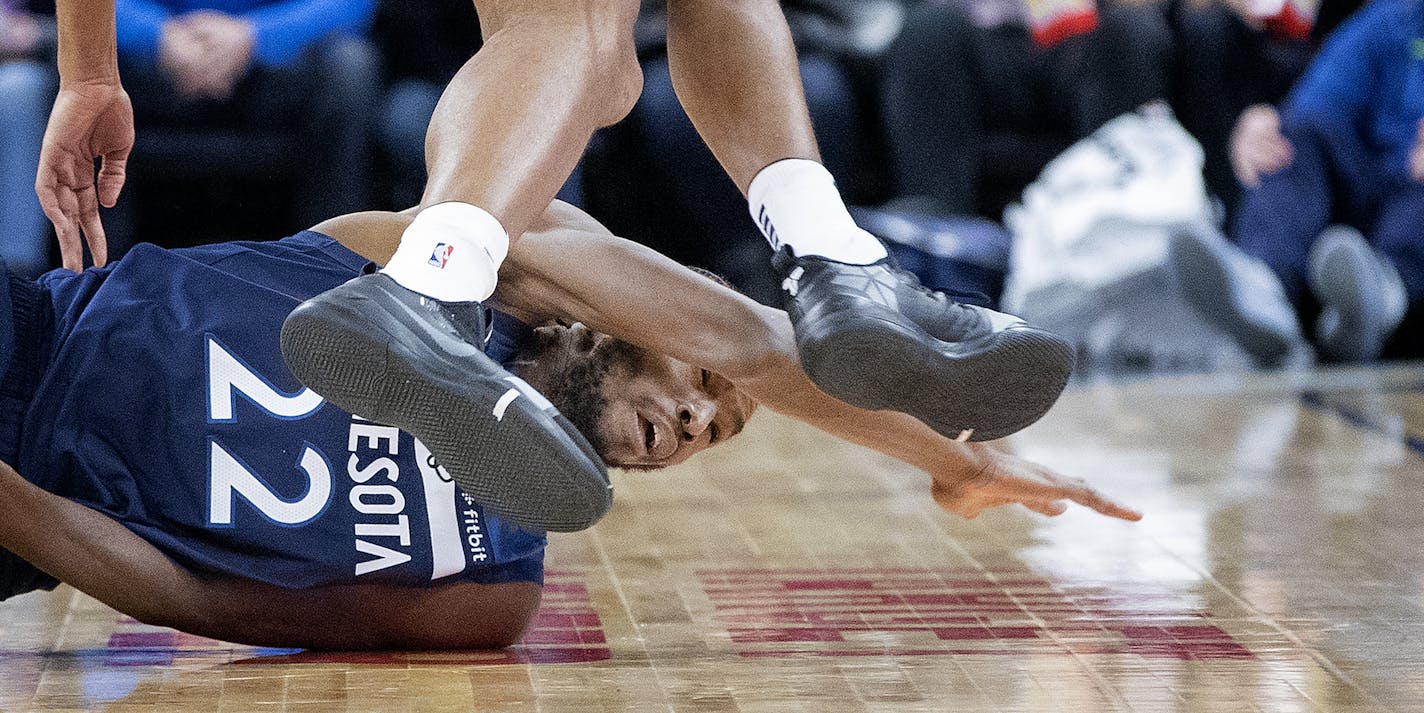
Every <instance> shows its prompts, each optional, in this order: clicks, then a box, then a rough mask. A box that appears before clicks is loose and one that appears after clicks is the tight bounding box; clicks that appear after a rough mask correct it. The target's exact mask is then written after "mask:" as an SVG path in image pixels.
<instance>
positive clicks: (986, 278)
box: [0, 0, 1424, 373]
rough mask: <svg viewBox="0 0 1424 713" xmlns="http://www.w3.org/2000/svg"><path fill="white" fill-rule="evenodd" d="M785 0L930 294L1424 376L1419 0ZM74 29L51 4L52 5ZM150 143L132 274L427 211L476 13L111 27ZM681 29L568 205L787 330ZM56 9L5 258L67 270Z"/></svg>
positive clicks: (880, 214) (43, 45) (31, 34)
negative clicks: (718, 151)
mask: <svg viewBox="0 0 1424 713" xmlns="http://www.w3.org/2000/svg"><path fill="white" fill-rule="evenodd" d="M1316 1H1317V0H1166V1H1158V0H800V1H791V0H788V1H787V2H784V3H783V7H784V9H785V11H786V14H787V17H788V20H789V24H790V26H791V28H792V32H793V35H794V37H795V39H796V42H797V47H798V49H799V51H800V54H801V74H802V81H803V85H804V87H805V92H806V98H807V102H808V105H809V108H810V113H811V118H812V122H813V125H814V126H815V129H816V134H817V137H818V139H819V142H820V146H821V150H822V154H823V156H822V157H823V160H824V163H825V164H826V166H827V168H829V170H830V171H831V172H832V174H834V175H835V176H836V178H837V181H838V184H839V186H840V188H841V190H842V192H843V194H844V195H845V197H846V200H847V202H848V203H851V204H853V205H855V206H857V208H856V215H857V218H858V220H859V221H860V222H861V223H862V225H863V226H864V227H866V228H867V229H869V230H871V231H872V232H875V233H876V234H877V235H879V236H880V237H882V238H883V239H885V240H886V241H887V243H888V244H889V245H890V246H891V249H892V253H893V254H894V255H895V257H896V258H897V259H898V260H899V262H900V263H901V265H902V266H904V267H905V268H906V269H910V270H912V271H914V272H916V273H917V274H919V275H920V277H921V279H922V281H924V282H925V283H926V284H927V285H929V286H931V287H935V288H937V289H946V290H952V291H956V292H970V293H979V295H978V296H977V297H968V298H966V299H982V300H986V301H987V302H988V303H990V304H995V305H1002V306H1003V307H1004V308H1006V309H1010V310H1012V311H1015V312H1017V313H1023V314H1024V316H1026V317H1028V318H1029V319H1031V320H1033V321H1037V322H1040V323H1043V325H1044V326H1047V327H1050V328H1053V329H1057V330H1059V331H1061V332H1063V333H1065V334H1066V335H1068V336H1070V337H1073V338H1074V339H1076V340H1077V341H1078V342H1079V343H1080V346H1081V355H1082V357H1083V358H1082V360H1081V361H1082V365H1083V366H1084V367H1085V369H1086V370H1087V371H1089V372H1092V371H1103V372H1111V373H1124V372H1126V373H1133V372H1144V373H1158V372H1164V371H1169V372H1170V371H1202V370H1211V369H1221V368H1236V367H1261V368H1278V367H1283V366H1290V365H1296V364H1304V363H1310V362H1312V361H1316V360H1318V361H1325V362H1366V361H1373V360H1375V359H1378V358H1382V357H1383V358H1391V357H1419V356H1424V309H1422V308H1420V306H1421V305H1424V9H1421V5H1424V2H1421V0H1372V1H1371V2H1370V3H1369V4H1368V5H1367V6H1365V7H1363V8H1362V7H1361V3H1360V2H1359V0H1318V2H1319V4H1318V5H1316V4H1314V3H1315V2H1316ZM46 2H48V5H47V4H46ZM117 12H118V42H119V53H120V62H121V65H120V68H121V74H122V77H123V80H124V83H125V86H126V87H127V89H128V91H129V92H130V94H131V96H132V99H133V104H134V110H135V118H136V123H137V125H138V140H137V143H136V145H135V150H134V153H133V155H132V158H131V161H130V164H129V183H128V185H127V187H126V189H125V192H124V196H123V198H122V200H121V201H120V204H119V206H118V207H116V208H115V209H113V210H111V211H107V212H106V213H105V217H104V221H105V225H106V227H107V229H108V233H109V242H110V246H111V247H110V254H111V256H116V255H121V254H122V252H123V250H124V249H125V248H126V247H127V246H129V245H132V244H133V242H134V241H136V240H143V241H146V242H154V243H158V244H160V245H165V246H182V245H188V244H194V243H198V242H211V241H216V240H230V239H253V238H275V237H279V236H281V235H285V234H288V233H291V232H295V230H296V229H298V228H300V227H305V226H308V225H312V224H315V223H316V222H318V221H320V220H322V219H324V218H327V217H330V216H333V215H337V214H340V213H345V212H351V211H356V210H363V209H373V208H385V209H400V208H405V207H409V206H411V205H414V204H416V203H418V202H419V199H420V193H421V187H422V185H423V181H424V136H425V128H426V124H427V123H428V121H429V119H430V116H431V114H432V112H433V111H434V108H435V104H436V102H437V100H438V99H439V97H440V93H441V90H442V89H443V87H444V85H445V83H446V82H447V81H448V80H449V79H450V78H451V77H452V76H453V75H454V73H455V72H456V71H457V70H458V69H459V67H460V66H461V65H462V64H463V63H464V61H465V60H466V59H467V58H468V57H469V56H470V55H471V54H472V53H474V52H475V51H476V50H477V49H478V48H479V46H480V32H479V24H478V19H477V18H476V16H475V13H474V11H473V8H472V3H471V2H470V1H469V0H419V1H413V0H266V1H264V0H117ZM662 12H663V10H662V7H661V3H659V2H644V9H643V16H642V18H641V19H640V21H639V26H638V36H637V39H638V47H639V54H640V57H641V60H642V65H643V70H644V74H645V86H644V91H643V95H642V98H641V100H640V101H639V102H638V104H637V106H636V108H634V110H633V112H632V113H631V115H629V116H628V118H627V119H625V120H624V121H623V122H621V123H619V124H617V125H615V126H613V127H610V128H608V129H605V130H603V131H602V132H600V133H599V134H598V135H596V136H595V138H594V141H593V142H592V144H591V145H590V147H589V149H588V151H587V153H586V154H585V156H584V159H583V161H582V163H581V164H580V166H579V168H578V169H577V170H576V172H575V174H574V175H573V176H572V177H571V178H570V179H569V182H568V184H566V185H565V187H564V190H563V191H562V192H561V194H560V197H561V198H564V199H565V200H568V201H570V202H572V203H575V204H578V205H580V206H581V207H583V208H584V209H585V210H587V211H589V212H590V213H592V214H593V215H594V216H595V217H597V218H599V219H600V220H602V221H603V222H604V223H605V224H606V225H608V226H609V227H610V228H611V229H612V230H613V231H614V232H615V233H617V234H619V235H622V236H624V237H627V238H630V239H633V240H636V241H639V242H642V243H644V244H647V245H649V246H651V247H653V248H656V249H657V250H659V251H661V252H663V253H665V254H667V255H669V256H671V257H673V258H675V259H677V260H679V261H681V262H684V263H689V264H693V265H698V266H702V267H705V268H708V269H711V270H713V271H716V272H718V273H721V274H723V275H725V276H727V277H728V278H729V279H731V280H732V281H733V282H734V283H735V284H736V285H738V286H739V287H740V288H741V289H743V290H744V291H746V292H747V293H748V294H750V295H752V296H753V297H755V298H757V299H759V300H763V301H767V302H770V303H774V301H775V299H776V296H775V290H776V285H774V284H772V282H771V273H770V270H769V268H768V258H769V256H770V249H769V248H768V247H767V245H766V243H765V241H764V240H763V239H762V237H761V235H760V233H759V232H758V231H757V229H756V227H755V226H754V225H753V223H752V221H751V219H750V217H749V216H748V214H747V210H746V203H745V201H744V200H743V199H742V198H741V196H740V194H739V193H738V191H737V189H736V187H735V186H734V185H733V184H732V182H731V181H730V179H728V178H727V177H726V175H725V174H724V173H723V172H722V171H721V170H720V168H719V167H718V165H717V163H716V160H715V159H714V158H713V156H712V154H711V153H710V152H709V151H708V150H707V148H706V147H705V146H704V145H703V144H702V142H701V140H700V139H699V138H698V136H697V133H696V131H695V129H694V128H693V127H692V125H691V123H690V122H689V120H688V119H687V117H686V115H685V114H684V113H683V112H682V110H681V108H680V106H679V104H678V101H677V98H676V95H675V93H674V90H673V86H672V81H671V79H670V77H669V74H668V68H667V59H666V56H665V54H666V53H665V47H664V33H663V27H664V23H663V21H662ZM52 14H53V6H52V0H32V1H27V0H0V256H2V257H3V258H4V260H5V262H6V263H7V264H8V265H9V267H10V268H11V269H12V270H14V271H18V272H23V273H31V274H33V273H37V272H39V271H41V270H44V269H48V268H49V267H51V266H53V259H54V258H53V254H52V248H51V244H52V242H53V241H52V239H51V236H50V233H49V226H48V224H47V222H46V220H45V218H44V216H43V214H42V213H41V211H40V209H39V206H38V204H37V202H36V200H35V197H34V192H33V180H34V175H35V167H36V158H37V154H38V149H39V145H40V140H41V137H42V135H43V132H44V125H45V120H46V117H47V115H48V110H49V106H50V103H51V101H52V99H53V96H54V92H55V89H56V82H57V76H56V73H55V70H54V68H53V64H54V63H53V53H54V46H55V36H54V25H53V21H52Z"/></svg>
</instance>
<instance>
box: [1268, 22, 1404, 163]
mask: <svg viewBox="0 0 1424 713" xmlns="http://www.w3.org/2000/svg"><path fill="white" fill-rule="evenodd" d="M1284 109H1285V110H1284V112H1283V118H1284V121H1285V123H1287V124H1291V123H1296V122H1309V121H1311V120H1312V119H1314V118H1317V117H1321V116H1325V117H1331V118H1332V119H1336V120H1340V121H1342V122H1343V123H1344V125H1346V126H1350V127H1353V128H1354V129H1356V130H1357V131H1359V132H1360V133H1361V137H1362V138H1363V140H1364V141H1365V143H1366V147H1367V148H1368V149H1372V150H1373V151H1375V152H1378V154H1379V155H1381V156H1382V157H1383V158H1384V159H1385V161H1386V166H1387V169H1388V170H1389V171H1391V172H1394V173H1397V174H1399V175H1406V174H1407V172H1408V160H1409V151H1410V148H1411V147H1412V146H1413V145H1414V142H1415V137H1416V136H1418V131H1419V128H1418V127H1419V120H1420V119H1421V118H1424V2H1421V0H1374V1H1373V2H1371V3H1369V4H1368V5H1366V6H1365V7H1364V8H1362V9H1361V10H1360V11H1359V12H1357V13H1355V15H1354V16H1352V17H1351V18H1350V19H1349V20H1347V21H1345V23H1344V24H1342V25H1341V26H1340V28H1339V29H1337V30H1336V31H1335V32H1334V33H1333V34H1332V35H1330V37H1329V39H1328V40H1326V42H1325V46H1324V48H1323V49H1322V50H1321V51H1320V54H1319V55H1318V56H1317V57H1316V59H1315V61H1314V62H1312V63H1311V65H1310V69H1309V70H1307V71H1306V74H1305V76H1304V77H1303V78H1301V81H1300V82H1299V83H1298V84H1297V85H1296V88H1295V90H1294V91H1293V92H1292V93H1291V96H1290V98H1289V100H1288V101H1287V102H1286V105H1285V108H1284Z"/></svg>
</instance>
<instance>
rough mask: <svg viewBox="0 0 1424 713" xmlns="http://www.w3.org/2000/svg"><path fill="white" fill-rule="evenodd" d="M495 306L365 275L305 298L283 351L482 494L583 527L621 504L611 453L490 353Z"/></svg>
mask: <svg viewBox="0 0 1424 713" xmlns="http://www.w3.org/2000/svg"><path fill="white" fill-rule="evenodd" d="M485 337H486V330H485V309H484V307H483V306H482V305H480V303H478V302H441V301H439V300H434V299H430V298H428V297H424V296H422V295H420V294H417V293H415V292H412V291H410V290H407V289H406V288H404V287H401V286H400V285H399V284H396V282H395V281H394V280H392V279H391V278H390V277H388V276H386V275H383V274H380V273H376V274H372V275H363V276H361V277H358V278H356V279H354V280H351V281H349V282H347V283H346V284H343V285H341V286H339V287H336V288H335V289H332V290H328V291H327V292H323V293H322V294H320V295H317V296H316V297H313V298H312V299H310V300H307V301H306V302H303V303H302V304H301V305H298V306H297V308H296V309H295V310H293V311H292V313H291V314H290V315H288V316H287V321H286V322H285V323H283V325H282V358H283V359H284V360H286V362H287V366H288V368H290V369H291V370H292V374H293V375H295V376H296V377H297V379H299V380H300V381H301V382H302V383H303V384H305V385H306V386H308V387H310V388H311V389H312V390H313V391H315V392H316V393H318V394H320V395H321V396H323V397H324V398H326V399H327V400H328V401H330V402H331V403H333V404H336V405H337V406H338V407H340V408H342V409H344V410H346V411H350V412H351V413H354V414H356V415H358V416H360V417H362V418H365V419H369V420H371V421H375V422H378V423H384V424H389V425H392V426H396V427H398V428H400V429H401V430H403V431H405V432H407V433H409V434H411V435H412V436H415V437H416V438H418V439H420V441H421V442H422V443H424V444H425V445H426V447H427V448H429V449H430V451H431V453H433V454H435V456H436V457H437V458H439V459H440V464H441V466H443V467H444V468H445V470H446V471H447V472H449V474H450V476H451V477H452V478H453V479H454V480H455V483H456V484H458V485H459V486H460V487H461V488H462V489H464V491H465V492H466V493H467V494H469V495H470V497H472V498H473V499H474V500H475V502H477V503H479V504H480V505H482V506H484V507H485V508H487V509H488V510H490V511H491V512H494V513H497V514H499V515H503V516H504V517H507V518H508V519H509V520H510V521H511V522H514V523H516V524H518V525H519V526H521V527H524V528H527V529H533V530H552V531H556V532H572V531H575V530H581V529H584V528H586V527H589V526H591V525H593V524H594V523H595V522H598V520H599V518H601V517H603V515H604V513H606V512H607V511H608V508H609V507H610V506H611V505H612V503H613V492H612V486H611V485H610V484H609V482H608V471H607V469H606V468H605V466H604V464H603V461H602V460H601V459H600V458H599V457H598V455H597V454H596V453H594V451H593V448H592V447H590V446H589V443H588V441H587V440H585V439H584V437H583V435H582V434H580V433H579V432H578V430H577V429H575V428H574V427H573V425H572V424H570V423H569V422H568V421H567V420H566V419H565V418H564V417H563V416H562V415H560V414H559V412H558V410H557V409H555V408H554V406H553V405H552V404H550V403H549V402H548V401H547V400H545V399H544V397H543V396H541V395H540V394H539V392H537V391H535V390H534V389H533V388H532V387H530V386H529V385H528V384H526V383H524V381H523V380H521V379H519V378H518V377H516V376H514V375H513V374H511V373H509V372H508V371H506V370H505V369H504V368H503V367H501V366H500V365H499V364H497V363H495V362H494V360H492V359H490V358H489V357H488V356H486V355H485V353H484V350H483V345H484V343H485Z"/></svg>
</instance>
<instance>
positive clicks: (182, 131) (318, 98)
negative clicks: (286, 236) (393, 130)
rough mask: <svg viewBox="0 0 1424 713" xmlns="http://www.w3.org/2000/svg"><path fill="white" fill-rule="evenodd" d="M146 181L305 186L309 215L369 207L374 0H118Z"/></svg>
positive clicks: (302, 210)
mask: <svg viewBox="0 0 1424 713" xmlns="http://www.w3.org/2000/svg"><path fill="white" fill-rule="evenodd" d="M116 8H117V13H118V26H117V29H118V43H119V58H120V71H121V73H122V74H123V77H124V84H125V86H126V88H127V89H128V91H129V94H130V96H131V97H132V98H133V104H134V114H135V118H136V120H137V123H138V125H139V126H140V128H141V130H140V132H139V142H138V143H137V144H136V147H135V153H134V156H133V160H132V163H131V165H130V173H131V175H133V176H134V177H135V178H139V179H143V178H144V177H146V176H153V175H166V176H170V177H171V176H174V175H177V176H183V177H201V178H210V177H214V175H215V174H216V176H218V177H229V176H245V177H249V178H251V177H260V178H264V179H270V177H271V176H272V175H273V174H281V175H285V176H287V177H290V178H292V179H295V183H296V189H297V190H296V196H297V198H296V204H297V206H296V207H297V213H298V215H297V216H296V217H297V219H298V220H300V221H301V222H302V223H303V224H307V225H310V224H313V223H315V222H317V221H320V220H321V219H324V218H327V217H330V216H333V215H337V214H341V213H345V212H350V211H353V210H360V209H362V208H364V207H367V206H368V205H369V204H368V202H367V201H368V198H367V195H366V193H367V190H368V184H369V180H370V175H369V173H370V172H369V170H368V164H369V160H368V149H367V131H368V128H369V114H370V112H371V111H372V108H373V107H374V106H375V103H376V99H377V95H378V91H379V81H380V78H379V67H378V64H377V58H376V55H375V52H374V51H373V50H372V48H371V47H370V45H369V43H368V42H367V41H366V40H365V39H364V38H363V37H362V36H361V32H362V31H363V30H364V29H365V27H366V25H367V24H368V22H369V21H370V19H371V17H372V15H373V14H374V12H375V0H117V2H116Z"/></svg>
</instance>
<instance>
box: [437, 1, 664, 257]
mask: <svg viewBox="0 0 1424 713" xmlns="http://www.w3.org/2000/svg"><path fill="white" fill-rule="evenodd" d="M475 5H476V7H477V9H478V11H479V15H480V23H481V25H482V27H483V28H484V31H485V45H484V47H483V48H482V49H481V50H480V51H479V52H478V53H476V54H475V56H474V57H473V58H471V59H470V61H469V62H467V63H466V64H465V66H464V67H463V68H462V69H461V70H460V72H459V73H458V74H457V75H455V78H454V79H453V80H452V81H451V82H450V85H449V86H448V87H447V88H446V89H445V93H444V94H443V95H442V96H441V99H440V104H439V105H438V106H437V107H436V109H435V115H434V116H433V117H432V119H431V122H430V129H429V132H428V134H427V135H426V142H425V157H426V166H427V168H428V170H429V174H430V180H429V182H428V183H427V184H426V189H425V197H424V200H423V201H422V203H423V205H427V206H428V205H433V204H436V203H441V202H445V201H461V202H464V203H469V204H471V205H476V206H479V207H481V208H483V209H485V210H486V211H489V212H490V213H491V214H493V215H494V216H495V217H496V218H498V219H499V221H500V223H501V224H502V225H503V226H504V229H505V231H506V232H508V234H509V236H510V237H511V239H517V238H518V236H519V235H520V234H522V233H523V232H524V231H525V230H527V229H528V228H529V226H530V225H531V224H532V223H533V222H534V220H535V218H537V217H538V216H539V215H541V214H543V212H544V211H545V210H546V209H547V208H548V206H549V202H550V201H551V200H553V198H554V194H555V193H557V192H558V190H559V186H561V185H563V182H564V180H565V179H567V178H568V176H569V174H570V173H571V172H572V171H573V169H574V166H575V165H576V164H577V163H578V160H579V156H580V155H581V154H582V153H583V150H584V147H585V146H586V145H587V144H588V140H589V138H590V137H591V136H592V135H593V132H594V130H596V129H598V128H599V127H602V126H606V125H608V124H611V123H614V122H616V121H618V120H619V119H621V118H623V116H624V115H625V114H627V113H628V111H629V110H630V109H631V108H632V106H633V103H634V102H635V101H637V98H638V94H639V92H640V91H641V89H642V73H641V71H640V70H639V68H638V60H637V56H636V54H635V52H634V49H633V34H632V28H633V22H634V20H635V19H636V18H637V13H638V2H637V0H558V2H527V1H521V0H475Z"/></svg>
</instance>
